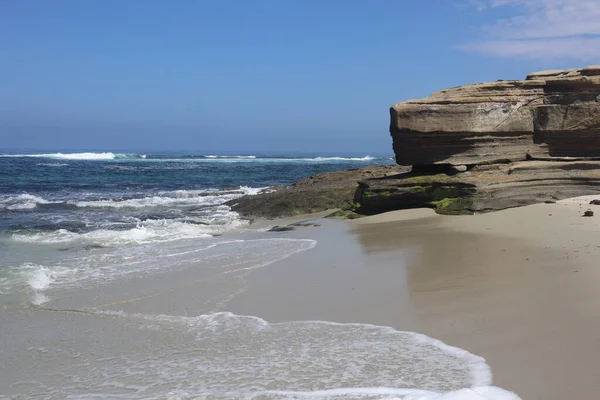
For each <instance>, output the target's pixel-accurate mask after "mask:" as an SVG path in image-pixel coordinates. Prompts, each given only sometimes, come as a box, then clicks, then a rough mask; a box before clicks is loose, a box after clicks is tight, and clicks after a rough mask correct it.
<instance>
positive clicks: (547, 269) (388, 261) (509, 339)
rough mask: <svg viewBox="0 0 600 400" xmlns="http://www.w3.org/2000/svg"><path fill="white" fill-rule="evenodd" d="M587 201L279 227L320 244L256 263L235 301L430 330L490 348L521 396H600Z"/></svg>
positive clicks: (596, 254)
mask: <svg viewBox="0 0 600 400" xmlns="http://www.w3.org/2000/svg"><path fill="white" fill-rule="evenodd" d="M589 200H590V199H589V198H578V199H570V200H565V201H561V202H558V203H556V204H539V205H534V206H528V207H523V208H516V209H510V210H505V211H501V212H496V213H490V214H483V215H476V216H455V217H450V216H439V215H435V214H433V213H432V212H431V211H430V210H408V211H400V212H393V213H387V214H383V215H378V216H374V217H368V218H364V219H362V220H359V221H352V222H341V221H332V222H329V223H326V224H325V225H324V226H322V227H318V228H307V229H302V230H299V231H294V232H285V233H280V234H279V235H281V236H282V237H304V238H315V239H317V240H318V241H319V244H318V245H317V247H316V248H315V249H313V250H311V251H307V252H304V253H300V254H298V255H295V256H292V257H290V258H288V259H286V260H285V261H283V262H279V263H275V264H273V265H272V266H270V267H268V268H264V269H262V270H257V271H256V272H253V273H252V274H251V275H250V276H249V277H248V278H247V280H248V281H247V288H246V290H245V291H244V292H243V293H241V294H240V295H238V296H237V297H236V298H234V299H233V300H232V301H230V302H229V303H228V304H227V307H226V308H227V310H229V311H232V312H234V313H237V314H248V315H256V316H259V317H261V318H265V319H267V320H271V321H288V320H315V319H316V320H329V321H338V322H360V323H372V324H378V325H389V326H393V327H394V328H397V329H401V330H410V331H416V332H421V333H424V334H426V335H428V336H431V337H434V338H437V339H441V340H443V341H444V342H446V343H448V344H451V345H454V346H458V347H461V348H464V349H467V350H468V351H470V352H472V353H475V354H478V355H481V356H483V357H485V358H486V359H487V360H488V364H489V365H490V366H491V368H492V373H493V374H494V384H495V385H497V386H500V387H503V388H505V389H508V390H511V391H514V392H516V393H517V394H519V395H520V396H521V397H522V398H523V399H545V400H550V399H574V398H578V399H579V398H581V399H593V398H599V397H600V381H599V380H598V372H597V371H598V366H597V364H598V360H600V348H599V347H598V346H597V343H598V340H599V339H600V320H599V318H598V317H599V316H600V265H599V260H600V234H599V232H600V206H593V205H588V203H589ZM587 209H592V210H596V211H597V213H596V214H597V216H595V217H591V218H585V217H582V214H583V212H584V211H585V210H587Z"/></svg>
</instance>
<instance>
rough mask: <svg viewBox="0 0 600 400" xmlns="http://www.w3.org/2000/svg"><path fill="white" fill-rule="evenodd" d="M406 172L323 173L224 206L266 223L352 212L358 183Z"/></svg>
mask: <svg viewBox="0 0 600 400" xmlns="http://www.w3.org/2000/svg"><path fill="white" fill-rule="evenodd" d="M409 170H410V168H406V167H401V166H398V165H380V166H369V167H364V168H357V169H351V170H348V171H339V172H329V173H323V174H318V175H314V176H311V177H307V178H304V179H301V180H299V181H298V182H296V183H295V184H293V185H289V186H280V187H275V188H272V189H271V190H267V191H266V192H264V193H261V194H258V195H254V196H245V197H242V198H240V199H236V200H232V201H230V202H229V203H227V205H229V206H230V207H231V208H232V209H233V210H234V211H236V212H238V213H240V214H242V215H244V216H246V217H254V218H269V219H270V218H278V217H288V216H292V215H299V214H309V213H314V212H320V211H325V210H329V209H342V210H354V209H355V208H357V204H356V203H355V196H356V189H357V187H358V182H359V181H362V180H368V179H372V178H385V177H389V176H396V175H398V174H399V173H405V172H408V171H409Z"/></svg>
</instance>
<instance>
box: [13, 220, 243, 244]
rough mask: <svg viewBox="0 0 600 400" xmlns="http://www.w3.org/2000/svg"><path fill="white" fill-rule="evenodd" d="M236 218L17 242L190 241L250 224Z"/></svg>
mask: <svg viewBox="0 0 600 400" xmlns="http://www.w3.org/2000/svg"><path fill="white" fill-rule="evenodd" d="M232 214H234V213H232ZM236 216H237V214H235V216H232V217H231V221H230V223H229V224H223V225H219V226H206V225H196V224H190V223H187V222H181V221H177V220H168V219H161V220H146V221H143V222H139V223H138V225H137V226H136V227H135V228H132V229H128V230H110V229H98V230H94V231H91V232H86V233H76V232H71V231H68V230H66V229H58V230H56V231H52V232H38V233H15V234H13V239H14V240H15V241H18V242H24V243H40V244H52V243H71V242H84V243H93V244H98V245H100V246H119V245H126V244H143V243H153V242H169V241H174V240H180V239H186V238H203V237H204V238H206V237H211V236H212V235H213V234H216V233H219V232H222V231H226V230H231V229H235V228H236V227H239V226H241V225H245V224H248V222H247V221H243V220H239V219H236Z"/></svg>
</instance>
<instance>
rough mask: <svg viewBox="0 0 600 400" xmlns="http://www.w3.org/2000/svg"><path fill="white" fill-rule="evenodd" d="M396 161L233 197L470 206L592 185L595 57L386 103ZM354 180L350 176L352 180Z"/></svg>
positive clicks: (462, 209) (293, 206)
mask: <svg viewBox="0 0 600 400" xmlns="http://www.w3.org/2000/svg"><path fill="white" fill-rule="evenodd" d="M390 132H391V135H392V138H393V148H394V152H395V154H396V161H397V163H398V164H400V165H401V166H412V167H411V168H409V167H400V166H396V167H391V166H386V167H367V168H364V169H362V170H353V171H344V172H335V173H328V174H322V175H317V176H314V177H311V178H306V179H303V180H301V181H299V182H298V183H296V184H295V185H291V186H288V187H284V188H280V189H279V190H276V191H274V192H272V193H267V194H263V195H259V196H255V197H247V198H243V199H239V200H235V204H234V205H233V208H234V210H236V211H239V212H240V213H242V214H245V215H251V216H259V217H278V216H287V215H293V214H301V213H308V212H316V211H323V210H325V209H328V208H341V209H342V210H343V211H341V212H340V213H338V214H337V215H340V216H356V215H357V214H356V213H359V214H375V213H379V212H384V211H391V210H399V209H406V208H417V207H431V208H434V209H435V210H436V211H437V212H438V213H441V214H470V213H476V212H485V211H493V210H501V209H504V208H509V207H517V206H523V205H528V204H533V203H539V202H553V201H555V200H559V199H563V198H568V197H575V196H582V195H590V194H600V66H593V67H587V68H582V69H572V70H566V71H542V72H536V73H533V74H530V75H529V76H527V78H526V79H525V80H522V81H498V82H493V83H480V84H474V85H467V86H461V87H456V88H452V89H448V90H443V91H441V92H438V93H434V94H433V95H431V96H429V97H427V98H424V99H420V100H410V101H405V102H402V103H398V104H396V105H394V106H393V107H392V108H391V124H390ZM357 181H358V183H357Z"/></svg>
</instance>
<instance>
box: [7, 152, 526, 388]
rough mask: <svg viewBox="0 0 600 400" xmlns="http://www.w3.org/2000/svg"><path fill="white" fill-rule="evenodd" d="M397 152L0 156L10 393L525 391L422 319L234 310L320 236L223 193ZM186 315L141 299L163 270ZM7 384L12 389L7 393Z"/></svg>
mask: <svg viewBox="0 0 600 400" xmlns="http://www.w3.org/2000/svg"><path fill="white" fill-rule="evenodd" d="M391 162H392V160H391V159H390V158H389V157H386V156H381V157H370V156H362V155H359V156H355V155H352V156H341V155H326V156H323V155H308V156H307V155H301V156H299V155H296V156H290V155H284V156H282V155H269V156H265V155H251V154H241V155H218V154H187V153H170V154H167V153H155V154H154V153H146V154H141V153H139V154H135V153H112V152H102V153H93V152H81V153H67V152H55V153H44V154H42V153H33V152H31V153H25V152H23V153H20V154H10V153H4V154H2V155H0V311H1V313H2V315H1V318H0V330H2V335H0V354H1V355H2V366H0V398H13V397H18V396H21V397H23V398H43V399H54V398H56V399H59V398H60V399H62V398H72V399H113V398H114V399H148V398H154V399H195V398H206V399H232V398H233V399H396V398H399V399H433V398H436V399H437V398H440V399H454V398H457V399H471V398H473V399H516V398H517V397H516V396H514V395H512V394H510V393H508V392H505V391H503V390H501V389H498V388H494V387H489V385H490V384H491V372H490V370H489V367H488V366H487V364H486V363H485V360H483V359H482V358H480V357H478V356H476V355H473V354H470V353H469V352H467V351H465V350H462V349H458V348H454V347H451V346H448V345H445V344H444V343H442V342H439V341H437V340H435V339H432V338H428V337H426V336H423V335H420V334H418V333H414V332H401V331H397V330H394V329H392V328H389V327H380V326H372V325H365V324H338V323H333V322H326V321H296V322H285V323H271V322H268V321H265V320H263V319H260V318H258V317H253V316H240V315H234V314H231V313H229V312H227V302H228V301H229V300H230V299H231V298H232V297H233V296H236V295H237V294H239V293H241V292H242V291H243V290H244V286H243V278H244V277H246V276H247V275H248V274H249V273H250V272H251V271H253V270H255V269H257V268H263V267H266V266H268V265H271V264H273V263H275V262H277V261H281V260H284V259H285V258H287V257H290V256H292V255H294V254H297V253H300V252H304V251H310V249H312V248H313V247H314V246H315V245H317V243H316V242H315V241H314V240H310V239H291V238H285V237H272V236H270V237H266V236H264V237H263V236H260V235H254V236H252V235H250V236H239V235H237V236H236V235H233V234H232V232H240V231H244V230H246V231H252V226H251V225H250V224H249V221H247V220H244V219H243V218H240V216H239V215H238V214H237V213H235V212H233V211H232V210H231V209H230V208H229V207H228V206H226V205H225V204H224V203H225V202H227V201H229V200H233V199H236V198H239V197H241V196H244V195H253V194H257V193H259V192H260V191H262V190H266V189H267V188H268V187H269V186H270V185H274V184H288V183H291V182H293V181H295V180H297V179H299V178H301V177H304V176H308V175H312V174H315V173H320V172H328V171H335V170H343V169H348V168H356V167H360V166H365V165H369V164H382V163H391ZM165 276H169V277H171V278H170V279H179V280H180V281H182V282H185V283H186V284H188V283H189V284H190V285H191V284H193V285H194V288H195V291H196V292H197V293H198V294H197V296H196V297H195V300H196V302H195V304H193V305H188V306H187V307H188V308H185V307H183V305H182V306H181V310H180V311H181V312H179V313H177V315H173V313H171V314H165V313H161V312H159V309H160V307H159V306H156V307H155V308H154V309H152V310H145V312H143V313H140V312H132V311H130V310H129V309H128V304H130V303H131V302H132V301H133V300H134V299H146V300H147V301H148V302H149V303H148V304H152V303H151V300H152V299H151V297H152V296H155V295H156V294H157V293H160V294H161V295H165V293H166V295H167V297H172V298H176V295H177V293H176V292H173V293H168V291H169V290H172V289H170V288H168V287H166V286H165V283H164V281H163V279H162V277H165ZM3 396H4V397H3Z"/></svg>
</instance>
